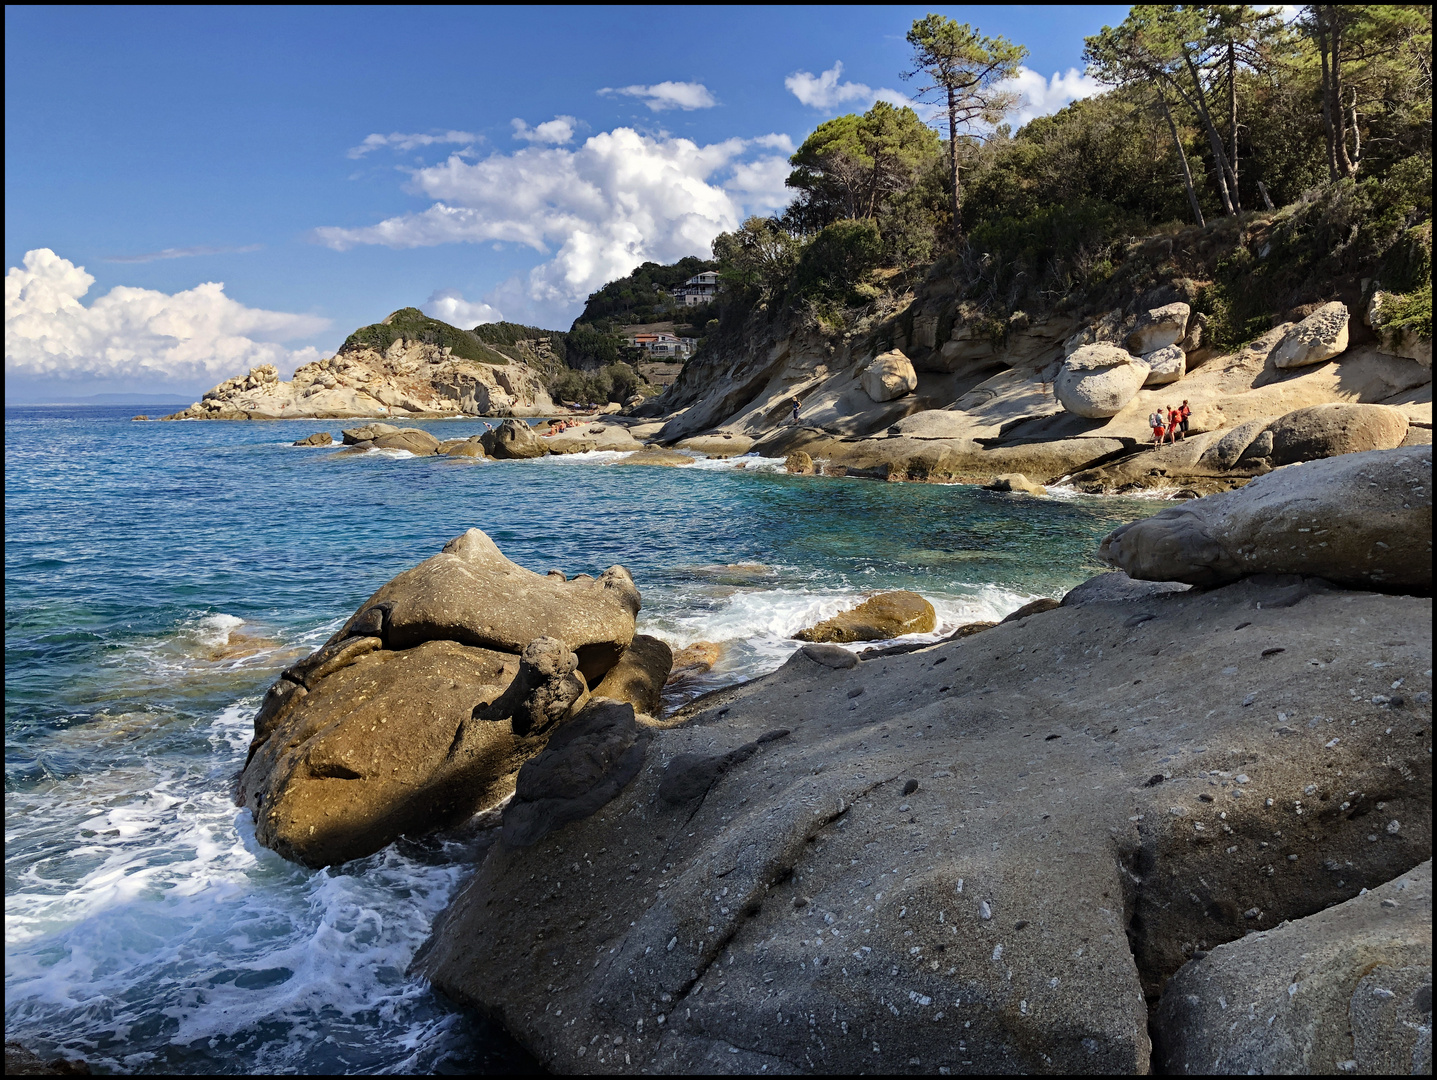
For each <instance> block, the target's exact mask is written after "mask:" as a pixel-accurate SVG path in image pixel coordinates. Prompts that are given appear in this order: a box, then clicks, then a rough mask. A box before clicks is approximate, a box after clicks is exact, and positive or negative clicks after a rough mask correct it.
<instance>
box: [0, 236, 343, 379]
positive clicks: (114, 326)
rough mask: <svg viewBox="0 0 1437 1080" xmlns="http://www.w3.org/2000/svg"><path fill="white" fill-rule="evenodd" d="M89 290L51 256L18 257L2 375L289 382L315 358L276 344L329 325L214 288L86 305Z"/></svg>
mask: <svg viewBox="0 0 1437 1080" xmlns="http://www.w3.org/2000/svg"><path fill="white" fill-rule="evenodd" d="M94 283H95V279H94V277H93V276H91V275H90V274H88V273H86V272H85V269H84V267H81V266H76V265H75V264H74V263H72V262H70V261H69V260H68V259H62V258H61V257H60V256H59V255H56V254H55V253H54V252H53V251H51V250H50V249H49V248H37V249H35V250H33V251H28V252H26V253H25V260H24V267H23V268H21V267H15V266H12V267H10V269H9V272H8V273H7V274H6V275H5V374H6V376H7V377H8V376H19V377H21V378H30V379H33V378H36V377H44V378H50V379H64V380H76V381H78V380H85V379H90V380H117V379H118V380H124V379H140V380H148V381H151V382H154V381H162V382H180V383H186V384H189V385H194V384H197V383H203V384H211V383H214V382H218V381H220V380H222V379H226V378H228V377H230V376H231V375H235V374H238V373H240V372H243V371H247V370H248V369H249V368H251V367H253V366H254V365H256V364H274V365H275V366H276V367H279V368H280V369H281V372H282V373H284V374H289V373H290V372H292V371H293V369H294V368H295V367H296V366H298V365H299V364H303V363H307V362H309V361H310V360H317V359H319V357H320V353H319V352H318V350H316V349H314V348H313V347H305V348H302V349H288V348H285V347H284V346H283V345H281V344H279V342H283V341H293V340H295V339H299V338H306V337H312V336H313V335H315V334H317V333H319V332H321V331H323V330H325V329H326V328H327V327H328V326H329V320H328V319H324V318H320V317H318V316H314V315H295V314H290V313H288V312H283V311H265V310H262V309H260V308H251V307H246V306H245V305H244V304H241V303H239V302H238V301H236V300H232V299H230V298H229V297H228V296H226V295H225V292H224V285H223V284H222V283H220V282H206V283H205V284H203V285H197V286H195V287H194V288H193V289H186V290H184V291H183V292H177V293H162V292H157V291H155V290H153V289H137V288H130V287H128V286H124V285H119V286H116V287H115V288H113V289H111V290H110V291H109V292H108V293H106V294H105V295H104V296H100V297H97V298H96V299H95V300H94V302H93V303H91V304H90V306H89V307H86V306H85V305H84V304H82V303H81V302H80V298H81V297H83V296H84V295H85V294H86V293H88V292H89V291H90V286H91V285H93V284H94Z"/></svg>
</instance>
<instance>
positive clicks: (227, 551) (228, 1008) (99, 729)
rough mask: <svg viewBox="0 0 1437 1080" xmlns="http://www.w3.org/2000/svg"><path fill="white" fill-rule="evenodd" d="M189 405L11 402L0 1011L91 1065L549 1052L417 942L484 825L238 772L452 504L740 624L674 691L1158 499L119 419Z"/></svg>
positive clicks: (478, 1060) (988, 594)
mask: <svg viewBox="0 0 1437 1080" xmlns="http://www.w3.org/2000/svg"><path fill="white" fill-rule="evenodd" d="M170 408H171V406H155V407H153V408H152V409H149V410H146V409H145V408H144V407H143V406H142V405H140V406H137V405H135V404H127V405H124V406H106V405H89V406H50V407H13V408H7V409H6V413H5V1037H6V1039H7V1040H18V1041H20V1042H21V1043H23V1044H24V1045H26V1046H27V1047H28V1048H30V1049H32V1050H34V1051H36V1052H37V1053H40V1054H41V1055H42V1056H45V1057H47V1058H48V1057H50V1056H55V1055H60V1056H65V1057H69V1058H80V1059H83V1060H84V1061H86V1062H87V1063H88V1064H89V1065H90V1067H91V1068H92V1069H93V1070H94V1071H95V1072H97V1073H100V1072H114V1073H151V1072H164V1073H220V1074H231V1073H233V1074H242V1073H451V1074H457V1073H470V1072H478V1073H499V1072H512V1071H523V1070H525V1069H532V1068H534V1063H533V1062H532V1061H531V1060H530V1059H529V1058H527V1057H526V1056H525V1054H524V1053H523V1051H522V1050H521V1049H520V1048H519V1047H518V1046H517V1045H515V1044H514V1043H513V1042H512V1041H511V1040H510V1039H509V1038H508V1037H507V1036H506V1035H505V1033H504V1032H503V1031H501V1030H498V1029H497V1028H495V1027H494V1026H493V1025H491V1024H490V1023H489V1022H488V1021H487V1020H485V1019H484V1018H483V1017H481V1016H478V1015H475V1014H473V1013H470V1012H468V1011H465V1010H463V1009H461V1008H459V1007H457V1006H455V1005H453V1004H451V1003H449V1002H447V1001H445V1000H444V999H443V998H441V997H439V996H438V995H436V994H435V993H434V992H433V991H432V990H431V989H430V988H429V986H428V985H427V984H426V983H424V982H423V981H422V980H420V979H417V978H414V977H412V976H410V975H409V974H408V973H407V968H408V966H409V963H410V960H411V959H412V958H413V956H414V954H415V952H416V950H417V949H418V948H419V947H420V945H421V944H422V943H423V942H424V940H425V938H426V936H427V935H428V932H429V928H430V926H431V924H432V922H433V920H434V918H435V916H436V915H437V914H438V913H439V912H440V911H442V910H443V908H444V906H445V904H446V903H447V901H448V899H449V897H450V896H451V895H452V894H453V893H454V891H455V889H456V887H457V886H458V885H459V884H460V883H461V881H462V880H463V879H464V878H465V876H466V875H468V874H469V873H470V872H471V871H472V868H473V863H472V855H471V854H470V852H472V850H473V849H472V846H469V847H466V846H465V845H464V844H463V843H461V842H460V841H458V840H449V839H442V838H441V839H437V840H436V839H434V838H427V839H423V838H421V839H414V840H410V839H402V840H400V841H398V842H397V843H395V844H394V845H391V846H390V847H388V848H386V849H385V850H383V851H381V852H379V853H378V854H375V855H373V856H370V857H369V858H366V859H360V860H357V861H355V862H351V863H347V864H345V865H343V866H340V867H333V868H329V869H324V870H317V871H316V870H309V869H306V868H304V867H300V866H295V865H293V864H291V863H288V862H286V861H285V860H283V859H281V858H280V857H279V856H278V855H276V854H274V853H273V852H271V851H269V850H267V849H265V848H263V847H261V846H259V845H258V844H257V843H256V842H255V837H254V827H253V822H252V820H251V818H250V814H249V811H247V810H240V809H238V808H236V806H235V805H234V802H233V799H232V795H233V790H234V784H235V778H236V775H237V773H238V771H239V769H240V767H241V766H242V765H243V763H244V758H245V752H246V748H247V746H248V744H249V740H250V735H251V724H252V720H253V716H254V712H255V709H256V707H257V706H258V704H259V701H260V698H261V696H262V695H263V693H264V691H265V688H266V687H267V686H268V685H269V684H270V683H271V682H272V681H273V680H274V678H275V677H276V675H277V674H278V673H279V671H280V670H281V669H283V668H284V667H286V666H288V665H289V664H291V663H293V662H294V661H295V660H296V659H298V658H299V657H301V656H304V655H305V654H307V653H308V652H309V651H311V650H313V649H314V648H316V647H317V646H318V645H319V644H320V643H322V642H323V641H324V640H325V639H326V638H327V637H328V636H329V635H330V634H331V633H333V632H334V630H335V629H337V628H338V627H339V626H340V625H341V624H342V623H343V622H344V620H345V619H346V618H347V617H348V616H349V615H350V614H352V613H353V612H354V610H355V609H356V608H357V606H358V605H359V604H360V603H361V602H362V601H363V600H364V599H365V598H366V597H368V596H369V595H370V594H371V593H372V592H373V591H374V590H375V589H376V588H378V587H379V586H380V585H381V584H383V583H384V582H385V581H386V580H388V579H389V578H390V577H392V576H393V575H395V574H397V573H399V572H400V571H401V570H404V569H407V568H408V567H410V566H413V565H414V564H416V563H418V562H419V561H421V560H422V559H425V558H428V557H429V556H431V555H433V554H435V553H436V552H438V551H439V549H440V548H441V547H442V546H443V545H444V544H445V543H446V542H447V541H449V540H450V539H452V538H454V537H455V536H458V535H459V534H460V533H462V532H464V530H466V529H469V528H474V527H477V528H480V529H483V530H484V531H485V532H486V533H488V534H489V535H490V536H491V537H492V538H493V539H494V540H495V541H496V542H497V543H498V545H499V547H500V548H501V549H502V550H503V551H504V553H505V554H506V555H507V556H509V558H511V559H513V560H514V561H515V562H517V563H519V564H521V565H523V566H526V567H529V568H531V569H533V570H536V571H539V572H541V573H542V572H544V571H547V570H551V569H560V570H563V571H565V572H566V573H568V574H569V575H570V576H572V575H574V574H576V573H590V574H598V573H600V572H601V571H603V570H604V568H606V567H608V566H610V565H612V564H614V563H621V564H623V565H624V566H626V567H627V568H628V569H629V571H630V572H631V573H632V574H633V577H634V580H635V582H636V583H637V584H638V587H639V589H640V591H641V593H642V595H643V610H642V612H641V613H640V615H639V629H640V631H641V632H643V633H647V634H652V635H655V636H657V637H660V638H663V639H664V640H665V641H667V642H669V643H670V644H671V645H672V646H673V647H674V648H675V649H678V648H681V647H683V646H686V645H689V644H693V643H694V642H698V641H707V642H717V643H719V644H720V645H721V646H722V653H721V656H720V659H719V662H718V663H717V664H716V665H715V667H714V668H713V669H712V670H711V671H710V672H708V673H707V674H706V675H705V676H703V677H701V678H699V679H696V680H694V681H692V682H690V683H687V684H684V685H682V686H677V687H675V688H674V689H673V691H672V692H671V694H670V704H671V705H677V704H681V703H682V701H683V700H684V699H686V698H688V697H692V696H695V695H697V694H699V693H702V692H704V691H706V690H711V689H714V688H717V687H720V686H723V685H727V684H731V683H734V682H737V681H740V680H744V679H750V678H754V677H756V676H759V675H762V674H764V673H766V672H769V671H772V670H774V669H775V668H777V667H778V666H779V665H780V664H782V663H783V662H784V660H785V659H787V658H788V656H790V655H791V654H792V652H793V650H794V649H795V648H796V647H797V642H795V641H794V640H792V635H793V634H794V633H795V632H797V631H798V630H800V629H802V628H803V627H805V626H809V625H811V624H813V623H814V622H817V621H819V620H821V619H823V618H827V617H829V616H831V615H834V614H836V613H838V612H839V611H841V610H844V609H845V608H847V607H850V606H852V605H853V604H855V603H857V602H858V601H860V600H861V599H862V598H864V597H865V596H867V595H870V594H872V593H874V592H877V591H880V590H887V589H912V590H915V591H917V592H919V593H921V594H922V595H923V596H925V597H927V598H928V599H929V600H930V601H931V602H932V603H933V605H934V607H935V609H936V611H937V614H938V622H939V625H938V627H937V629H936V630H935V631H934V633H932V634H929V635H924V636H923V637H925V638H931V639H936V638H937V637H939V636H941V635H943V634H946V633H950V632H951V631H953V630H954V629H956V628H957V627H959V626H961V625H963V624H966V623H970V622H975V621H980V620H982V621H991V620H997V619H1001V618H1002V617H1003V616H1004V615H1006V614H1008V613H1010V612H1012V611H1014V610H1016V609H1017V608H1018V607H1019V606H1021V605H1022V604H1024V603H1026V602H1028V601H1030V600H1033V599H1036V598H1038V597H1041V596H1052V597H1059V596H1062V595H1063V593H1064V592H1065V591H1066V590H1068V589H1070V588H1072V587H1073V586H1074V585H1076V584H1078V583H1079V582H1081V581H1083V580H1085V579H1087V578H1088V577H1091V576H1092V575H1093V574H1096V573H1099V572H1101V571H1102V570H1103V569H1104V567H1103V566H1102V565H1100V564H1099V563H1097V562H1096V561H1095V559H1094V551H1095V549H1096V546H1097V542H1098V540H1099V539H1100V538H1101V537H1102V536H1103V535H1104V534H1106V533H1107V532H1109V531H1110V530H1111V529H1113V528H1115V527H1116V526H1117V525H1120V524H1122V523H1124V522H1126V521H1131V520H1134V519H1136V518H1139V517H1145V516H1147V515H1149V514H1151V513H1153V512H1155V510H1156V509H1157V508H1158V507H1156V506H1154V504H1153V502H1152V501H1150V500H1140V499H1116V498H1097V497H1091V496H1084V495H1079V494H1077V493H1074V492H1071V491H1063V490H1061V489H1058V490H1055V491H1054V493H1053V495H1052V497H1049V498H1045V499H1044V498H1031V497H1027V496H1016V495H1005V494H997V493H994V492H989V491H986V490H983V489H981V488H978V487H972V486H967V485H933V484H891V483H880V482H874V481H864V480H850V479H843V478H828V477H797V476H789V475H787V474H786V473H785V472H784V471H783V468H782V463H781V462H778V461H774V460H771V459H763V458H758V457H753V456H750V457H745V458H737V459H729V460H724V461H717V460H704V461H697V462H696V463H695V464H693V465H691V466H687V467H682V468H659V467H627V466H623V465H622V464H621V461H622V459H623V457H624V455H622V454H616V453H589V454H578V455H571V456H566V457H556V458H544V459H539V460H534V461H504V462H495V461H483V460H480V461H475V460H470V459H464V460H451V459H446V458H438V457H427V458H419V457H414V456H411V455H409V454H405V453H401V452H391V451H371V452H368V453H357V454H355V453H350V454H342V453H338V452H337V449H338V448H336V447H331V448H309V447H305V448H301V447H295V446H293V445H291V444H292V443H293V442H294V441H295V440H296V439H299V438H301V437H303V436H306V435H309V434H311V433H313V432H315V431H319V430H329V431H331V432H332V433H333V434H335V436H336V438H337V437H338V433H339V430H340V428H341V426H343V425H342V424H340V423H339V422H336V421H330V422H323V421H314V420H309V421H269V422H215V421H209V422H198V421H191V422H175V423H156V422H150V423H144V422H134V421H132V419H131V417H132V416H133V415H134V414H135V413H136V412H145V411H149V412H152V413H162V412H165V411H168V410H169V409H170ZM488 423H489V424H492V423H494V421H489V422H488ZM416 426H419V427H424V428H426V429H428V430H430V431H431V432H433V433H434V434H435V435H436V436H437V437H439V438H441V439H443V438H452V437H459V436H468V435H472V434H477V433H479V432H482V431H483V430H484V428H485V427H486V422H485V421H483V420H474V419H454V420H435V421H423V422H418V423H417V425H416ZM921 639H922V638H919V639H909V640H921Z"/></svg>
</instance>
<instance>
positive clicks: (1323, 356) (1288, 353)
mask: <svg viewBox="0 0 1437 1080" xmlns="http://www.w3.org/2000/svg"><path fill="white" fill-rule="evenodd" d="M1349 319H1350V316H1349V315H1348V312H1347V305H1346V304H1344V303H1343V302H1342V301H1341V300H1334V301H1332V303H1330V304H1323V305H1322V306H1321V307H1320V308H1318V309H1317V310H1316V311H1314V312H1313V313H1312V314H1311V315H1309V316H1307V318H1305V319H1303V320H1302V322H1300V323H1298V324H1297V325H1296V326H1294V327H1293V328H1292V329H1291V330H1289V331H1288V332H1287V334H1286V336H1284V337H1283V339H1282V340H1281V341H1279V342H1278V343H1277V345H1276V346H1275V347H1274V348H1273V350H1272V354H1271V359H1272V363H1273V366H1274V367H1276V368H1281V369H1286V368H1298V367H1307V366H1308V365H1310V364H1320V363H1322V362H1323V361H1324V360H1331V359H1332V358H1333V357H1334V356H1340V355H1341V354H1342V353H1344V352H1346V351H1347V324H1348V321H1349Z"/></svg>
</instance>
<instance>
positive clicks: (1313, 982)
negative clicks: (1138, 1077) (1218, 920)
mask: <svg viewBox="0 0 1437 1080" xmlns="http://www.w3.org/2000/svg"><path fill="white" fill-rule="evenodd" d="M1153 1030H1154V1032H1155V1034H1156V1037H1157V1038H1156V1046H1155V1047H1154V1049H1155V1051H1156V1053H1155V1055H1154V1056H1155V1059H1156V1064H1157V1066H1158V1071H1161V1072H1164V1073H1169V1074H1173V1073H1176V1074H1183V1075H1191V1074H1194V1073H1204V1074H1211V1073H1226V1074H1230V1075H1231V1074H1239V1075H1240V1074H1248V1075H1252V1074H1259V1075H1263V1076H1272V1075H1289V1076H1291V1075H1304V1076H1312V1075H1328V1076H1337V1075H1341V1074H1343V1073H1354V1074H1359V1075H1363V1076H1372V1075H1383V1074H1385V1075H1414V1076H1416V1075H1431V1072H1432V860H1431V859H1428V860H1427V861H1426V862H1424V863H1422V864H1421V865H1420V866H1417V867H1414V868H1413V869H1412V870H1411V871H1409V872H1408V873H1405V874H1403V875H1401V876H1400V877H1398V878H1396V879H1395V880H1393V881H1389V882H1387V883H1386V884H1385V885H1381V886H1379V887H1378V888H1375V889H1372V890H1370V891H1368V892H1366V893H1364V895H1362V896H1356V897H1353V898H1352V899H1351V900H1348V901H1347V902H1346V903H1343V904H1338V905H1337V906H1335V907H1330V908H1328V909H1327V910H1325V911H1320V912H1318V913H1317V914H1316V915H1309V916H1308V917H1307V918H1305V919H1298V920H1296V921H1295V922H1290V923H1284V924H1283V925H1281V926H1278V927H1276V928H1275V929H1272V930H1265V931H1262V932H1260V933H1256V934H1251V935H1249V936H1248V937H1245V938H1241V939H1239V940H1237V941H1234V942H1231V943H1230V944H1227V945H1219V946H1218V947H1217V948H1216V949H1214V950H1213V951H1212V952H1210V953H1209V954H1208V955H1207V956H1205V957H1203V958H1201V959H1197V960H1193V961H1192V962H1191V963H1189V964H1187V965H1185V966H1184V967H1183V968H1182V969H1181V970H1180V971H1179V972H1178V973H1177V975H1175V976H1174V977H1173V979H1172V981H1171V982H1169V983H1168V985H1167V988H1166V989H1165V990H1164V991H1163V996H1162V1001H1161V1002H1160V1004H1159V1005H1158V1008H1157V1010H1156V1012H1155V1014H1154V1019H1153Z"/></svg>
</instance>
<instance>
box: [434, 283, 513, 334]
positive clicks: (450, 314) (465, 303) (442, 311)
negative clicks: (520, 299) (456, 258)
mask: <svg viewBox="0 0 1437 1080" xmlns="http://www.w3.org/2000/svg"><path fill="white" fill-rule="evenodd" d="M419 308H420V310H421V311H423V312H424V314H426V315H428V316H429V317H430V318H431V319H439V320H441V321H443V322H447V323H448V324H449V325H450V326H461V327H463V328H464V329H465V330H468V329H469V328H471V327H474V326H478V325H479V324H480V323H492V322H503V321H504V316H503V315H501V314H500V313H499V309H498V308H496V307H494V306H492V305H490V304H486V303H484V301H482V300H465V299H464V295H463V293H461V292H460V291H459V290H458V289H439V290H437V291H436V292H435V293H434V294H433V295H432V296H430V297H429V299H428V300H426V301H424V303H422V304H420V305H419Z"/></svg>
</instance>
